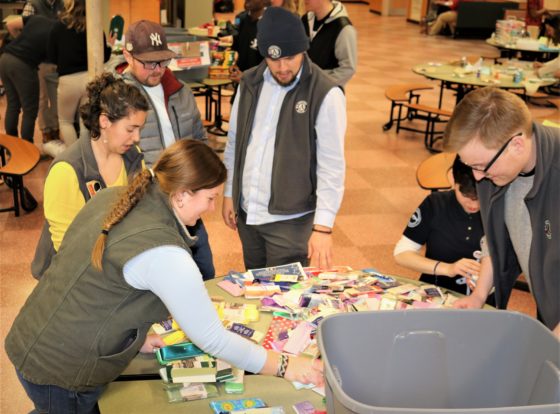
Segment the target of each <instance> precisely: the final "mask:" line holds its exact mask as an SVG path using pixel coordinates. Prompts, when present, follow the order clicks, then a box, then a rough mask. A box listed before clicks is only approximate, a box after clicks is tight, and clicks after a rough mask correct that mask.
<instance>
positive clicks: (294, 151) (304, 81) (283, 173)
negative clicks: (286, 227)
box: [233, 55, 336, 215]
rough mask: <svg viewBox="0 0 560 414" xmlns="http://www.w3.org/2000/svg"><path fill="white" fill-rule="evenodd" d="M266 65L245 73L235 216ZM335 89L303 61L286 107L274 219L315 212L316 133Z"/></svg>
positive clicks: (277, 154) (279, 130) (277, 153)
mask: <svg viewBox="0 0 560 414" xmlns="http://www.w3.org/2000/svg"><path fill="white" fill-rule="evenodd" d="M266 68H267V66H266V62H265V61H263V62H262V63H261V64H259V65H258V66H256V67H254V68H251V69H249V70H247V71H245V72H244V74H243V78H242V80H241V84H240V87H241V95H240V101H239V111H238V114H237V131H236V145H235V165H234V173H233V203H234V208H235V209H236V211H237V210H238V209H239V207H240V202H241V192H242V189H241V186H242V178H243V168H244V166H245V156H246V153H247V146H248V145H249V137H250V136H251V131H252V129H253V121H254V117H255V112H256V109H257V104H258V101H259V95H260V93H261V89H262V84H263V74H264V72H265V70H266ZM334 87H336V84H335V83H334V82H333V81H332V80H331V79H330V78H329V77H328V76H327V75H325V74H324V73H323V72H322V71H321V69H320V68H319V67H318V66H317V65H315V64H314V63H312V62H311V60H309V58H308V57H307V55H305V56H304V61H303V69H302V73H301V76H300V79H299V82H298V83H297V85H296V86H295V87H294V88H293V89H291V90H290V91H289V92H288V93H287V94H286V96H285V97H284V101H283V102H282V107H281V109H280V116H279V118H278V124H277V125H276V142H275V148H274V159H273V165H272V182H271V196H270V202H269V205H268V211H269V213H270V214H286V215H287V214H297V213H303V212H306V211H310V210H315V207H316V203H317V196H316V189H317V142H316V141H317V132H316V130H315V123H316V120H317V115H318V113H319V109H320V108H321V104H322V102H323V100H324V98H325V96H326V95H327V93H328V92H329V91H330V90H331V89H332V88H334ZM319 139H320V137H319Z"/></svg>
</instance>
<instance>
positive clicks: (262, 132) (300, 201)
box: [222, 7, 346, 269]
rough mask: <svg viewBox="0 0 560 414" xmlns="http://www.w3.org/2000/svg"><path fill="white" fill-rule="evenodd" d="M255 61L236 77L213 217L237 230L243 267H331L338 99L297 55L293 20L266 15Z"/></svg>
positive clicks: (340, 135)
mask: <svg viewBox="0 0 560 414" xmlns="http://www.w3.org/2000/svg"><path fill="white" fill-rule="evenodd" d="M257 44H258V48H259V51H260V53H261V54H262V55H263V56H264V61H263V62H261V63H260V64H259V65H258V66H256V67H254V68H251V69H249V70H247V71H246V72H244V74H243V77H242V79H241V83H240V87H239V91H238V95H237V96H236V98H235V101H234V103H233V107H232V112H231V117H230V128H229V134H228V143H227V146H226V150H225V160H224V161H225V164H226V167H227V169H228V179H227V182H226V186H225V189H224V204H223V209H222V215H223V218H224V221H225V223H226V224H227V225H228V226H229V227H230V228H232V229H234V230H235V229H237V230H238V231H239V237H240V238H241V243H242V245H243V256H244V261H245V266H246V268H248V269H249V268H259V267H265V266H266V267H268V266H275V265H280V264H285V263H290V262H296V261H299V262H302V264H304V265H307V264H308V263H309V261H310V260H309V259H311V261H312V262H314V263H316V264H317V265H319V266H321V267H328V266H330V265H331V258H332V251H331V250H332V227H333V225H334V219H335V216H336V214H337V212H338V209H339V207H340V203H341V201H342V196H343V193H344V171H345V163H344V134H345V132H346V100H345V98H344V94H343V92H342V90H341V89H340V88H339V87H337V86H336V84H335V82H334V81H333V80H332V79H331V78H330V77H329V76H328V75H326V74H325V73H324V72H323V71H322V70H321V69H320V68H319V67H318V66H316V65H315V64H313V63H312V62H311V60H310V59H309V57H308V56H307V54H306V51H307V49H308V48H309V39H308V37H307V36H306V34H305V30H304V28H303V24H302V22H301V20H300V19H299V18H298V17H297V16H296V15H294V14H292V13H291V12H289V11H287V10H285V9H283V8H280V7H270V8H268V9H267V10H266V11H265V13H264V15H263V17H262V18H261V20H260V21H259V23H258V33H257Z"/></svg>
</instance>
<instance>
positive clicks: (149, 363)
mask: <svg viewBox="0 0 560 414" xmlns="http://www.w3.org/2000/svg"><path fill="white" fill-rule="evenodd" d="M393 277H395V278H396V279H397V280H399V281H400V282H402V283H413V284H418V285H419V284H421V282H420V281H418V280H410V279H405V278H401V277H396V276H393ZM220 280H221V278H216V279H212V280H209V281H207V282H206V283H205V284H206V287H207V290H208V294H209V295H210V296H211V297H216V298H223V299H225V300H227V301H228V302H234V303H253V304H254V303H259V301H258V300H255V299H245V298H244V297H243V296H240V297H233V296H231V295H230V294H229V293H227V292H226V291H224V290H222V289H221V288H220V287H218V286H217V283H218V282H219V281H220ZM454 294H455V295H457V296H461V295H460V294H459V293H455V292H454ZM485 308H487V309H491V307H489V306H488V305H485ZM271 321H272V314H271V313H269V312H260V318H259V320H258V321H257V322H252V323H250V324H248V326H250V327H251V328H253V329H256V330H258V331H260V332H262V333H263V334H265V333H266V331H267V330H268V326H269V325H270V322H271ZM159 368H161V366H160V365H159V363H158V362H157V360H156V358H155V355H153V354H138V355H137V356H136V358H134V360H132V362H131V363H130V364H129V366H128V367H127V368H126V369H125V370H124V371H123V373H122V376H123V378H126V377H128V378H127V379H132V377H135V376H136V377H137V376H141V375H154V374H157V373H158V371H159ZM220 387H221V386H220ZM245 390H246V392H245V393H244V394H239V395H234V394H226V393H225V392H223V390H222V389H221V388H220V396H219V397H216V398H212V399H206V400H200V401H189V402H185V403H178V404H170V403H168V402H167V395H166V393H165V391H164V390H163V387H162V382H161V380H159V379H157V380H154V379H151V380H142V381H136V380H133V381H116V382H112V383H111V384H109V386H108V387H107V390H106V391H105V392H104V393H103V395H102V396H101V399H100V400H99V406H100V408H101V412H102V413H103V414H112V413H115V414H117V413H118V414H120V413H123V412H133V413H142V414H143V413H160V412H162V411H165V412H169V413H175V412H177V413H178V412H186V410H187V409H188V412H193V413H211V412H212V411H211V409H210V406H209V401H210V400H225V399H237V398H243V397H259V398H262V399H263V400H264V401H265V402H266V403H267V404H268V405H270V406H273V405H283V406H284V409H285V410H286V412H291V405H293V404H295V403H297V402H301V401H304V400H309V401H311V402H312V403H313V405H314V406H315V407H316V408H320V407H323V405H322V397H321V396H320V395H319V394H317V393H315V392H314V391H311V390H299V391H297V390H295V389H294V387H293V385H292V384H291V383H290V382H288V381H286V380H284V379H282V378H275V377H270V376H263V375H246V376H245ZM191 410H192V411H191Z"/></svg>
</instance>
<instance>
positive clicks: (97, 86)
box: [31, 73, 148, 278]
mask: <svg viewBox="0 0 560 414" xmlns="http://www.w3.org/2000/svg"><path fill="white" fill-rule="evenodd" d="M87 97H88V101H87V103H85V104H84V105H82V107H81V108H80V116H81V118H82V121H83V123H84V125H85V126H86V128H87V129H88V130H89V133H90V139H83V138H82V139H80V140H78V141H77V142H75V143H74V144H72V145H71V146H70V147H69V148H68V149H67V150H65V151H64V152H63V153H62V154H60V155H59V156H58V157H56V158H55V160H54V161H53V163H52V164H51V166H50V169H49V172H48V175H47V179H46V181H45V191H44V211H45V219H46V220H45V226H44V228H43V232H42V234H41V238H40V240H39V243H38V245H37V249H36V251H35V258H34V259H33V263H32V264H31V272H32V274H33V276H34V277H36V278H40V277H41V276H42V275H43V272H44V271H45V270H46V268H47V267H48V266H49V264H50V261H51V259H52V257H53V256H54V255H55V254H56V252H57V251H58V248H59V246H60V243H61V242H62V239H63V237H64V234H65V233H66V230H67V229H68V227H69V226H70V223H72V221H73V220H74V217H76V215H77V214H78V212H79V211H80V210H81V209H82V207H83V206H84V205H85V203H86V202H88V201H89V199H90V198H91V197H93V196H94V195H95V194H96V193H97V192H98V191H100V190H101V189H103V188H105V187H113V186H123V185H127V184H128V178H129V177H131V176H132V175H134V174H135V173H137V172H138V171H141V170H142V168H143V166H144V165H143V164H144V162H143V156H142V153H141V152H140V149H139V148H138V146H137V144H138V143H139V141H140V129H141V128H142V126H143V125H144V122H145V121H146V111H147V110H148V102H147V101H146V99H145V98H144V96H143V95H142V93H141V92H140V91H138V89H137V88H136V87H134V86H132V85H128V84H127V83H125V82H124V81H123V80H121V79H116V78H115V77H113V75H111V74H109V73H106V74H103V75H101V76H99V77H98V78H96V79H95V80H94V81H92V82H91V83H90V84H89V85H88V86H87Z"/></svg>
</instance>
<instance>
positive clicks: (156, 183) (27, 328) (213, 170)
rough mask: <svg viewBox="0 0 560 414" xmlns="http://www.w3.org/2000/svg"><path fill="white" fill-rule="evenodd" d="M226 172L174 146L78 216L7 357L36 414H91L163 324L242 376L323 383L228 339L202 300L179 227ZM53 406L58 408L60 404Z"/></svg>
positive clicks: (195, 147)
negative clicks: (171, 323) (72, 411)
mask: <svg viewBox="0 0 560 414" xmlns="http://www.w3.org/2000/svg"><path fill="white" fill-rule="evenodd" d="M225 179H226V169H225V167H224V165H223V163H222V162H221V161H220V159H219V158H218V156H217V155H216V154H215V153H214V152H213V151H212V150H211V149H210V148H209V147H208V146H207V145H205V144H203V143H201V142H199V141H193V140H180V141H177V142H176V143H175V144H173V145H172V146H170V147H169V148H167V149H166V150H165V151H164V152H163V153H162V154H161V156H160V158H159V160H158V161H157V162H156V164H155V165H154V167H153V171H152V170H144V171H142V172H141V173H140V174H139V175H138V176H137V177H136V178H135V179H134V180H133V181H132V183H131V184H130V185H129V186H128V188H127V189H126V191H123V190H122V188H120V189H119V188H107V189H105V190H103V191H101V192H100V193H99V194H97V195H96V196H95V197H94V198H93V199H92V200H91V201H90V202H89V203H87V204H86V206H85V207H84V208H83V209H82V210H81V211H80V213H79V214H78V215H77V217H76V219H75V220H74V221H73V223H72V224H71V225H70V227H69V229H68V231H67V233H66V236H65V237H64V240H63V241H62V244H61V246H60V249H59V251H58V254H57V255H56V256H55V258H54V260H53V262H52V264H51V266H50V267H49V268H48V269H47V271H46V272H45V275H44V277H43V278H42V279H41V280H40V281H39V284H38V285H37V287H36V288H35V289H34V291H33V292H32V293H31V295H30V297H29V298H28V300H27V302H26V303H25V305H24V306H23V308H22V309H21V311H20V313H19V315H18V316H17V318H16V320H15V321H14V324H13V326H12V328H11V330H10V332H9V334H8V336H7V338H6V351H7V353H8V356H9V358H10V360H11V361H12V363H13V364H14V365H15V368H16V371H17V374H18V377H19V378H20V381H21V383H22V385H23V387H24V388H25V390H26V392H27V394H28V396H29V397H30V398H31V399H32V400H33V402H34V404H35V407H36V409H37V410H38V411H39V412H46V411H48V412H56V413H67V412H69V411H68V409H67V408H66V407H67V406H69V405H70V404H69V400H72V401H71V403H72V404H74V405H75V404H78V405H79V409H78V410H77V411H76V412H79V413H90V412H91V413H95V412H98V411H96V410H97V400H98V399H99V396H100V394H101V392H102V391H103V388H104V387H105V385H107V384H108V383H109V382H111V381H113V380H114V379H115V378H116V377H117V376H118V375H119V374H120V373H121V372H122V371H123V370H124V369H125V367H126V366H127V365H128V364H129V362H130V361H131V360H132V359H133V358H134V356H135V355H136V353H137V352H138V351H143V352H152V351H153V350H154V348H157V347H160V346H163V345H164V344H163V342H162V340H161V338H159V337H157V336H151V335H150V336H148V335H147V332H148V330H149V328H150V326H151V324H152V323H154V322H157V321H160V320H162V319H165V318H166V317H167V316H168V315H169V313H171V315H173V317H174V318H175V319H176V320H177V322H178V323H179V325H180V326H181V328H182V329H183V330H184V331H185V333H186V334H187V335H188V337H189V338H190V339H191V340H192V341H193V342H194V343H195V344H196V345H197V346H199V347H200V348H202V349H203V350H204V351H206V352H207V353H209V354H212V355H214V356H216V357H218V358H221V359H224V360H226V361H228V362H230V363H231V364H233V365H236V366H238V367H239V368H242V369H245V370H247V371H250V372H255V373H261V374H266V375H278V376H285V377H286V378H287V379H289V380H297V381H300V382H305V383H308V382H313V383H316V384H320V383H322V377H321V370H322V368H321V366H319V365H320V364H315V365H316V366H314V364H313V361H312V360H310V359H308V358H305V357H291V358H287V357H286V356H285V355H280V354H278V353H275V352H272V351H267V350H265V349H264V348H262V347H261V346H258V345H256V344H253V343H252V342H250V341H248V340H246V339H244V338H242V337H240V336H238V335H236V334H234V333H233V332H230V331H228V330H226V329H225V328H224V327H223V325H222V323H221V322H220V319H219V318H218V316H217V314H216V311H215V309H214V306H213V305H212V302H211V301H210V299H209V297H208V293H207V291H206V289H205V286H204V283H203V281H202V276H201V274H200V271H199V270H198V268H197V266H196V264H195V262H194V261H193V259H192V257H191V254H190V249H189V246H190V245H192V244H193V243H194V240H193V238H192V237H191V236H190V234H189V233H188V232H187V230H186V227H185V225H192V224H193V223H194V222H196V220H197V219H199V218H200V216H201V214H202V213H204V212H205V211H209V210H213V209H214V207H215V202H216V198H217V197H218V195H219V194H220V187H221V185H222V184H223V182H224V181H225ZM57 404H58V405H57Z"/></svg>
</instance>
